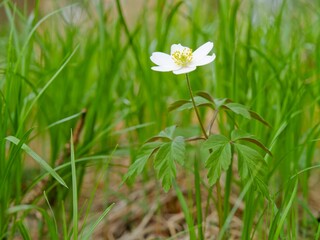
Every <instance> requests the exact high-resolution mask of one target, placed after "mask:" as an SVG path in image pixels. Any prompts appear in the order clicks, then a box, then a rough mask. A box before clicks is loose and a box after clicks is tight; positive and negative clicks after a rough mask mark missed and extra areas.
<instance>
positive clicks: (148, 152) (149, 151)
mask: <svg viewBox="0 0 320 240" xmlns="http://www.w3.org/2000/svg"><path fill="white" fill-rule="evenodd" d="M162 144H163V143H162V142H148V143H145V144H144V145H143V146H142V147H141V149H140V150H139V153H138V156H137V158H136V160H135V161H134V162H133V164H131V166H130V167H129V169H128V172H127V173H126V175H125V176H124V180H123V181H126V180H127V179H134V178H135V177H136V176H137V175H138V174H140V173H141V172H142V171H143V169H144V167H145V166H146V164H147V161H148V159H149V158H150V157H151V156H152V155H153V154H154V153H155V152H156V151H157V150H158V149H159V147H160V146H161V145H162Z"/></svg>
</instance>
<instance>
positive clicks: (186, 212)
mask: <svg viewBox="0 0 320 240" xmlns="http://www.w3.org/2000/svg"><path fill="white" fill-rule="evenodd" d="M172 185H173V187H174V189H175V191H176V194H177V197H178V200H179V202H180V205H181V208H182V211H183V213H184V217H185V219H186V222H187V225H188V230H189V237H190V240H196V239H197V237H196V232H195V226H194V223H193V218H192V214H191V212H190V211H189V208H188V205H187V202H186V200H185V198H184V196H183V194H182V192H181V190H180V188H179V187H178V185H177V183H176V181H175V180H172Z"/></svg>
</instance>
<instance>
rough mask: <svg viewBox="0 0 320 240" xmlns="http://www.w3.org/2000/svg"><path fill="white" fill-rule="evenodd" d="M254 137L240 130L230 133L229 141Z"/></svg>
mask: <svg viewBox="0 0 320 240" xmlns="http://www.w3.org/2000/svg"><path fill="white" fill-rule="evenodd" d="M251 137H254V136H253V135H252V134H250V133H247V132H245V131H242V130H240V129H235V130H233V131H232V132H231V140H232V141H233V142H235V141H237V140H239V139H241V138H251Z"/></svg>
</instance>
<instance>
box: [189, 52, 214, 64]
mask: <svg viewBox="0 0 320 240" xmlns="http://www.w3.org/2000/svg"><path fill="white" fill-rule="evenodd" d="M215 58H216V55H215V54H213V55H212V56H204V57H203V58H201V59H199V60H197V61H192V62H191V63H190V65H189V67H193V66H203V65H206V64H209V63H211V62H213V60H214V59H215Z"/></svg>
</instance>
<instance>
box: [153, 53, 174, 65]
mask: <svg viewBox="0 0 320 240" xmlns="http://www.w3.org/2000/svg"><path fill="white" fill-rule="evenodd" d="M150 60H151V61H152V62H153V63H154V64H157V65H172V64H174V61H173V60H172V57H171V56H170V55H169V54H166V53H162V52H154V53H152V55H151V57H150Z"/></svg>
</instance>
